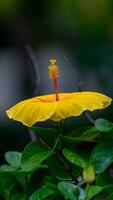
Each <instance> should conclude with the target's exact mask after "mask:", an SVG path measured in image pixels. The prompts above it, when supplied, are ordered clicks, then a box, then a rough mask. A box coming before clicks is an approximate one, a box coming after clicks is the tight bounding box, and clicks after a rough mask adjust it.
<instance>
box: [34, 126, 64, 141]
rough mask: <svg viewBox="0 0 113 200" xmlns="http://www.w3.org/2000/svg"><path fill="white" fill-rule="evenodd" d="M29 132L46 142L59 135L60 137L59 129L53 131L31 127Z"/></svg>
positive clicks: (60, 131)
mask: <svg viewBox="0 0 113 200" xmlns="http://www.w3.org/2000/svg"><path fill="white" fill-rule="evenodd" d="M31 130H32V131H33V132H35V133H36V134H38V135H39V136H40V137H41V138H43V139H45V140H46V141H48V140H51V139H52V140H54V139H55V138H56V137H58V136H59V135H62V130H61V129H54V128H44V127H40V126H33V127H31Z"/></svg>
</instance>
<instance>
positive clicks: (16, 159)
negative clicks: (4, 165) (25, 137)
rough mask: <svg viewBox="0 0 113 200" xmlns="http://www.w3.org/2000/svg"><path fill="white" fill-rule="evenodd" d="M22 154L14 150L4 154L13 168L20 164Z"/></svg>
mask: <svg viewBox="0 0 113 200" xmlns="http://www.w3.org/2000/svg"><path fill="white" fill-rule="evenodd" d="M21 156H22V154H21V153H19V152H16V151H8V152H7V153H6V154H5V159H6V161H7V162H8V163H9V164H10V165H11V166H12V167H14V168H16V169H17V168H19V167H20V165H21Z"/></svg>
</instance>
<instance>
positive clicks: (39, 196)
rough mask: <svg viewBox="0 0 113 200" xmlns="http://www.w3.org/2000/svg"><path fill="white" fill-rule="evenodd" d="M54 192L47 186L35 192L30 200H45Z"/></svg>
mask: <svg viewBox="0 0 113 200" xmlns="http://www.w3.org/2000/svg"><path fill="white" fill-rule="evenodd" d="M52 194H54V191H53V190H52V189H50V188H48V187H46V186H45V187H42V188H40V189H38V190H37V191H36V192H34V193H33V194H32V195H31V197H30V198H29V200H43V199H45V198H46V197H49V196H51V195H52Z"/></svg>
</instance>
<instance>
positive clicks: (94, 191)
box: [85, 185, 103, 200]
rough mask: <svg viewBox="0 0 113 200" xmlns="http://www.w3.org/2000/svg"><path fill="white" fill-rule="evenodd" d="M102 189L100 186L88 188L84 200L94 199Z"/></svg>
mask: <svg viewBox="0 0 113 200" xmlns="http://www.w3.org/2000/svg"><path fill="white" fill-rule="evenodd" d="M102 190H103V187H101V186H95V185H92V186H89V187H88V188H87V189H86V190H85V196H86V198H85V200H90V199H92V198H93V197H95V196H96V195H97V194H99V193H100V192H102Z"/></svg>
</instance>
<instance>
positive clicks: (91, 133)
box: [81, 127, 100, 142]
mask: <svg viewBox="0 0 113 200" xmlns="http://www.w3.org/2000/svg"><path fill="white" fill-rule="evenodd" d="M99 136H100V133H99V131H98V130H97V129H96V128H95V127H91V128H90V129H89V130H87V131H85V132H84V133H83V134H82V135H81V139H83V140H86V141H89V142H92V141H95V140H96V138H97V137H99Z"/></svg>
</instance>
